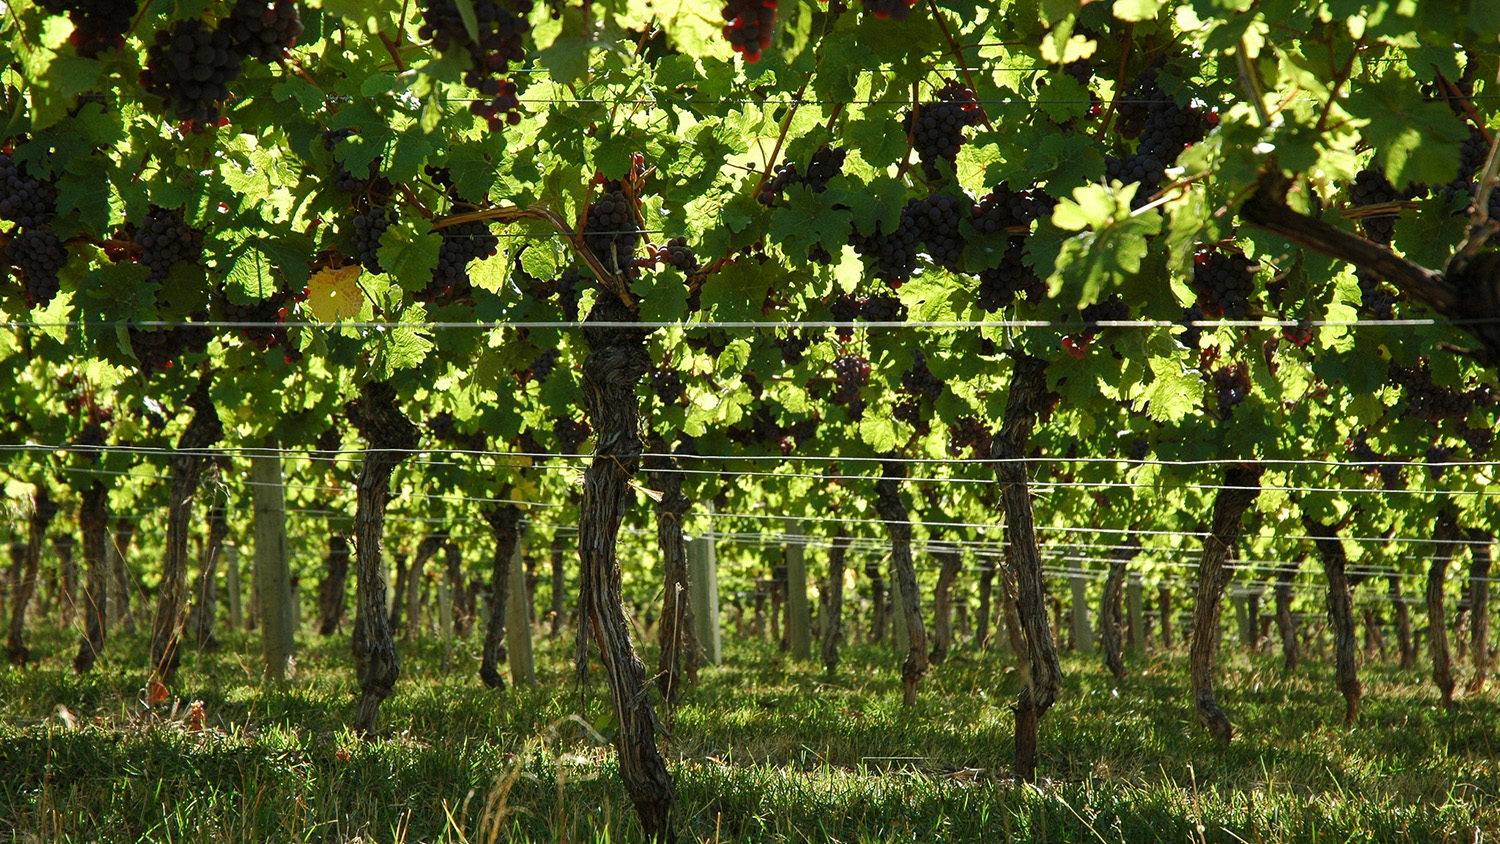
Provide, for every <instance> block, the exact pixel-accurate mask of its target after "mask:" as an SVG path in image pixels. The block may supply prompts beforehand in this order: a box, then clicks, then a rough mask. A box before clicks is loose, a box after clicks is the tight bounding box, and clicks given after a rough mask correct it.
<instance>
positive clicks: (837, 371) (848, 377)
mask: <svg viewBox="0 0 1500 844" xmlns="http://www.w3.org/2000/svg"><path fill="white" fill-rule="evenodd" d="M833 377H834V390H833V403H834V404H842V405H847V404H849V403H850V402H853V401H855V400H857V399H858V398H859V391H860V390H861V389H863V388H864V386H865V385H866V384H868V383H870V362H869V361H868V360H866V359H864V358H862V357H859V356H857V355H840V356H839V357H837V358H835V359H834V361H833Z"/></svg>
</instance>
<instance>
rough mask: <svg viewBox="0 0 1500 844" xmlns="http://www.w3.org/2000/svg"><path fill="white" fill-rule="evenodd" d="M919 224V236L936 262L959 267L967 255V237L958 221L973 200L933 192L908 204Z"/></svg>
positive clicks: (954, 268) (929, 255)
mask: <svg viewBox="0 0 1500 844" xmlns="http://www.w3.org/2000/svg"><path fill="white" fill-rule="evenodd" d="M906 207H907V211H908V213H909V214H910V215H911V219H912V222H913V223H914V224H915V225H916V228H917V239H918V240H919V241H921V243H922V245H923V246H924V247H925V248H926V250H927V257H929V258H931V259H932V262H933V263H934V264H937V265H939V266H941V267H944V268H946V269H949V270H957V269H958V267H959V264H961V263H962V262H963V257H964V238H963V235H962V234H961V233H960V232H959V225H960V224H961V223H963V221H964V215H965V214H967V213H968V212H970V211H972V210H973V207H974V204H973V203H972V202H969V201H967V200H960V199H958V198H957V197H953V196H945V195H943V194H933V195H931V196H928V197H926V198H925V199H913V200H911V201H910V202H908V203H907V204H906Z"/></svg>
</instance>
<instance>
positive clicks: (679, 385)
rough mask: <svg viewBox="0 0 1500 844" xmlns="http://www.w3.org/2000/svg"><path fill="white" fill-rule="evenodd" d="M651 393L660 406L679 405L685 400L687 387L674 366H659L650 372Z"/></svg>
mask: <svg viewBox="0 0 1500 844" xmlns="http://www.w3.org/2000/svg"><path fill="white" fill-rule="evenodd" d="M651 391H652V392H654V393H656V397H657V398H659V399H661V403H662V404H681V403H682V401H683V400H684V399H686V398H687V385H686V384H684V383H683V381H682V373H681V372H678V371H677V368H676V367H674V366H659V367H657V368H656V369H653V370H651Z"/></svg>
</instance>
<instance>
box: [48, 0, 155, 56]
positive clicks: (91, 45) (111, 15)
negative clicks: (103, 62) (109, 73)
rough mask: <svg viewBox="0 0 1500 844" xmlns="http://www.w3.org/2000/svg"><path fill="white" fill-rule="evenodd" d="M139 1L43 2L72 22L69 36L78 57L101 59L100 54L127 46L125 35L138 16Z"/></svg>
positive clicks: (54, 12)
mask: <svg viewBox="0 0 1500 844" xmlns="http://www.w3.org/2000/svg"><path fill="white" fill-rule="evenodd" d="M138 5H139V3H138V2H137V0H42V3H41V6H42V8H44V9H46V10H47V11H48V12H51V13H52V14H54V15H61V14H66V15H67V16H68V19H69V20H71V21H72V22H73V34H72V35H70V36H69V37H68V41H69V42H70V43H72V45H73V48H74V49H76V50H77V51H78V55H80V56H83V57H84V58H86V59H93V58H98V57H99V54H100V53H103V52H105V51H107V50H115V49H118V48H120V47H122V46H124V44H125V33H126V31H128V30H129V29H130V22H131V20H132V19H133V18H134V17H135V11H136V7H137V6H138Z"/></svg>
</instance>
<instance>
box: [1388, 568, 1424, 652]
mask: <svg viewBox="0 0 1500 844" xmlns="http://www.w3.org/2000/svg"><path fill="white" fill-rule="evenodd" d="M1386 584H1387V585H1388V587H1389V588H1388V590H1387V594H1388V595H1389V596H1390V599H1391V609H1392V611H1393V612H1394V613H1395V615H1396V647H1397V648H1398V649H1399V650H1400V651H1401V669H1402V670H1403V671H1409V670H1411V669H1412V668H1415V667H1416V664H1417V643H1416V641H1415V640H1414V639H1413V638H1412V635H1411V607H1408V606H1407V605H1406V596H1405V595H1403V594H1401V576H1400V575H1396V574H1393V575H1390V576H1388V577H1387V578H1386Z"/></svg>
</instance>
